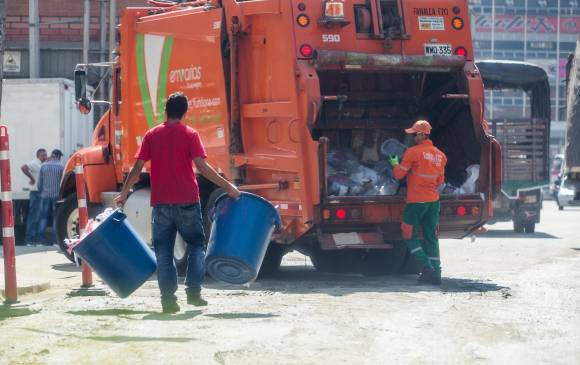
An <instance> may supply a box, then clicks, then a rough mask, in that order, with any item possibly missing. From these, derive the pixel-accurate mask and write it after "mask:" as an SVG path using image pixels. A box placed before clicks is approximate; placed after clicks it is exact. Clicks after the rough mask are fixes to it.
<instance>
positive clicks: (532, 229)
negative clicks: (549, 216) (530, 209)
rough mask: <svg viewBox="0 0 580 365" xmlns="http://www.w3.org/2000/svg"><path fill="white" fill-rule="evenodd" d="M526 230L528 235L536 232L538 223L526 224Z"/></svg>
mask: <svg viewBox="0 0 580 365" xmlns="http://www.w3.org/2000/svg"><path fill="white" fill-rule="evenodd" d="M524 230H525V231H526V233H534V232H536V223H534V222H530V223H526V225H525V227H524Z"/></svg>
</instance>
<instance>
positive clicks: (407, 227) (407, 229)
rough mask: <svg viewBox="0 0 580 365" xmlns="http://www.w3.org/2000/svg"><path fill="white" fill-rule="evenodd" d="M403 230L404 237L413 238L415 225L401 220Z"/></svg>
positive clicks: (406, 238)
mask: <svg viewBox="0 0 580 365" xmlns="http://www.w3.org/2000/svg"><path fill="white" fill-rule="evenodd" d="M401 232H402V233H403V239H405V240H410V239H412V238H413V225H412V224H407V223H405V222H401Z"/></svg>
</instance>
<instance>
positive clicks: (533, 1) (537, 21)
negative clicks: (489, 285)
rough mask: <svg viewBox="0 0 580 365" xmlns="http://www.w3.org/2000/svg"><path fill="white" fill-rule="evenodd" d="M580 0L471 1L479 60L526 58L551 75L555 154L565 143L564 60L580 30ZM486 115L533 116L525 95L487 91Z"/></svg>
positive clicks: (476, 53) (522, 59) (475, 45)
mask: <svg viewBox="0 0 580 365" xmlns="http://www.w3.org/2000/svg"><path fill="white" fill-rule="evenodd" d="M579 1H580V0H469V3H470V9H471V21H472V28H473V34H474V47H475V57H476V60H483V59H499V60H516V61H525V62H530V63H533V64H536V65H538V66H540V67H542V68H543V69H544V70H545V71H546V72H547V73H548V76H549V80H550V86H551V88H550V89H551V90H550V95H551V101H552V113H551V114H552V140H551V145H552V153H558V152H560V151H561V150H562V149H563V147H564V122H563V121H564V120H565V118H566V62H567V59H568V56H569V54H570V53H572V52H573V50H574V47H575V46H576V39H577V37H578V35H579V34H580V6H579ZM486 104H487V105H486V109H487V110H486V115H487V116H488V117H490V118H493V116H494V115H496V116H497V115H508V116H512V117H518V116H524V115H529V102H528V100H527V99H526V96H525V95H524V93H521V92H520V93H509V92H493V93H490V92H488V93H487V94H486Z"/></svg>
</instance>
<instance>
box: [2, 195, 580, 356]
mask: <svg viewBox="0 0 580 365" xmlns="http://www.w3.org/2000/svg"><path fill="white" fill-rule="evenodd" d="M579 225H580V209H574V208H570V209H566V210H565V211H563V212H559V211H558V209H557V207H556V205H555V204H554V203H553V202H550V201H548V202H545V205H544V209H543V211H542V222H541V223H540V224H539V225H538V226H537V230H536V233H535V234H515V233H513V231H512V229H511V223H508V222H506V223H498V224H495V225H490V226H488V228H489V232H488V233H487V234H484V235H481V236H479V237H477V238H475V239H472V238H471V237H468V238H466V239H463V240H442V242H441V251H442V262H443V269H444V276H445V278H444V280H443V285H442V288H441V289H438V288H433V287H428V286H424V285H418V284H417V283H416V280H415V277H414V276H413V275H397V276H389V277H373V278H367V277H363V276H360V275H331V274H321V273H318V272H316V271H314V269H313V268H312V266H311V264H310V262H309V260H308V259H307V258H305V257H304V256H302V255H299V254H297V253H292V254H289V255H287V256H286V257H285V259H284V266H283V268H282V271H281V273H280V274H279V275H278V276H277V277H275V278H273V279H269V280H262V281H258V282H255V283H253V284H251V285H249V286H234V285H226V284H221V283H216V282H213V281H208V282H207V284H206V285H205V289H204V295H205V297H206V298H207V299H208V301H209V306H208V307H203V308H198V307H191V306H187V304H186V303H185V295H184V293H183V291H182V290H181V289H183V287H182V286H180V291H179V293H178V296H179V302H180V305H181V306H182V311H181V312H180V313H178V314H176V315H164V314H161V313H160V309H161V308H160V304H159V294H158V289H157V285H156V282H155V280H154V278H152V279H151V280H149V281H148V282H147V283H146V284H145V285H144V286H143V287H142V288H141V289H139V290H138V291H137V292H135V294H133V295H131V296H130V297H129V298H126V299H120V298H118V297H116V296H115V295H114V294H111V293H110V291H109V294H108V295H106V296H88V297H83V296H74V295H71V294H73V293H75V289H78V288H79V286H80V284H81V276H80V269H79V268H77V267H76V266H75V265H74V264H72V263H70V262H68V261H67V260H66V258H64V256H63V255H61V254H60V253H58V252H57V249H56V247H49V248H44V247H21V246H20V247H18V249H17V252H18V256H17V270H18V281H19V283H20V285H28V286H34V285H39V286H42V288H39V289H38V290H36V291H37V292H36V293H33V294H26V295H22V296H21V297H20V299H21V301H22V304H23V305H28V306H30V308H33V309H34V310H33V311H31V312H30V313H27V314H29V315H26V316H17V317H16V316H14V317H12V316H11V315H10V314H5V315H2V314H1V313H2V311H1V310H0V344H2V346H0V364H2V365H3V364H135V363H137V364H160V363H162V364H184V363H194V362H195V363H202V364H206V363H207V364H272V363H284V364H326V363H338V364H341V363H349V364H350V363H366V364H384V363H397V364H399V363H400V364H432V363H444V364H465V363H469V364H488V363H489V364H505V363H510V364H526V365H527V364H545V363H550V364H579V363H580V229H579V228H578V227H579ZM95 279H96V283H97V286H98V287H99V288H105V289H106V286H105V285H104V284H103V283H102V282H100V281H99V280H98V278H95ZM2 281H3V278H2ZM47 284H48V285H47ZM5 313H7V312H5Z"/></svg>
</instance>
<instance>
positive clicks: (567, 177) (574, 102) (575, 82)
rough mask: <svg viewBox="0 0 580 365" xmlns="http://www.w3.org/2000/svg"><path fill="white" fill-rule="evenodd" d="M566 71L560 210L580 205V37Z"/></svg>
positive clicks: (559, 189)
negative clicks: (564, 145)
mask: <svg viewBox="0 0 580 365" xmlns="http://www.w3.org/2000/svg"><path fill="white" fill-rule="evenodd" d="M566 71H567V72H566V74H567V78H566V79H567V86H568V92H567V103H566V107H567V109H566V110H567V111H566V151H565V155H564V165H563V167H562V173H561V176H560V181H559V184H558V185H559V188H558V192H557V202H558V207H559V208H560V210H563V209H564V207H565V206H570V205H571V206H580V37H579V38H578V41H577V42H576V51H575V52H574V53H573V54H571V55H570V58H569V59H568V64H567V68H566Z"/></svg>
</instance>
